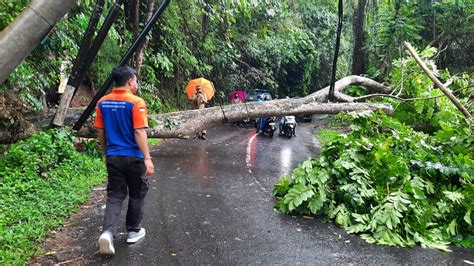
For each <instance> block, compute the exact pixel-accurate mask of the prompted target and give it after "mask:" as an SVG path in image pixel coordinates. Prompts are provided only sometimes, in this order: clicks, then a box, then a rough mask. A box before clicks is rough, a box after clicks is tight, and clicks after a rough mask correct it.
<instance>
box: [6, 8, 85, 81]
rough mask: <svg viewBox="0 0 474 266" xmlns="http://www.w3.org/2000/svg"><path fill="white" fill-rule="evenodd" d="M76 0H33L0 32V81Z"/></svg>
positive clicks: (33, 47) (31, 49)
mask: <svg viewBox="0 0 474 266" xmlns="http://www.w3.org/2000/svg"><path fill="white" fill-rule="evenodd" d="M75 3H76V0H33V1H32V3H31V5H30V6H29V7H27V8H26V9H25V10H24V11H23V12H22V13H21V14H20V15H19V16H18V17H17V18H16V19H15V20H14V21H13V22H12V23H10V25H8V27H6V28H5V29H4V30H3V31H2V32H1V33H0V58H1V60H0V84H2V83H3V82H4V81H5V80H6V79H7V77H8V76H9V75H10V74H11V73H12V72H13V70H15V68H16V67H17V66H18V65H19V64H20V63H21V61H23V60H24V59H25V58H26V57H27V56H28V54H29V53H30V52H31V51H33V49H35V47H36V46H37V45H38V44H39V43H40V42H41V40H42V39H43V38H44V37H45V36H46V35H47V34H48V33H49V32H50V31H51V29H52V28H53V27H54V25H55V24H56V23H57V22H58V21H59V20H60V19H61V18H62V17H63V16H64V15H65V14H66V13H67V12H68V11H69V10H70V9H71V8H72V7H73V6H74V4H75Z"/></svg>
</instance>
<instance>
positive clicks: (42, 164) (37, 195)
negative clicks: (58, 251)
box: [0, 130, 107, 265]
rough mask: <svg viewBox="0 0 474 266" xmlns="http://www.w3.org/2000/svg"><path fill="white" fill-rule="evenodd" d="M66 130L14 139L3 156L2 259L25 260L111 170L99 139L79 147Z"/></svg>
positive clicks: (16, 262)
mask: <svg viewBox="0 0 474 266" xmlns="http://www.w3.org/2000/svg"><path fill="white" fill-rule="evenodd" d="M73 137H74V136H73V135H72V134H71V133H69V132H67V131H65V130H51V131H48V132H42V133H39V134H36V135H34V136H32V137H30V138H29V139H27V140H24V141H20V142H18V143H16V144H14V145H11V146H10V147H9V148H8V149H7V150H6V151H5V152H4V153H3V155H2V156H1V160H0V180H1V182H0V247H1V248H0V264H2V265H12V264H13V265H22V264H25V263H27V262H28V259H29V258H30V256H32V255H35V254H39V253H41V250H40V248H39V245H38V244H39V243H40V242H41V241H42V240H43V239H44V238H45V237H46V236H47V235H49V234H50V231H51V229H53V228H57V227H58V226H61V225H62V224H63V223H64V221H65V219H66V218H67V217H69V216H70V215H71V213H72V212H74V211H77V210H78V206H79V205H80V204H81V203H84V202H85V201H87V199H88V197H89V194H90V191H91V188H92V187H93V186H94V185H97V184H100V183H103V182H104V181H105V178H106V176H107V174H106V171H105V166H104V164H103V161H102V159H101V158H100V152H98V149H97V145H96V143H95V142H88V143H86V144H84V145H83V147H84V149H85V151H84V152H82V153H81V152H78V151H76V149H75V147H74V145H73V141H72V139H73Z"/></svg>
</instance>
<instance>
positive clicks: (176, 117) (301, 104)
mask: <svg viewBox="0 0 474 266" xmlns="http://www.w3.org/2000/svg"><path fill="white" fill-rule="evenodd" d="M351 85H357V86H363V87H366V88H367V89H368V90H369V92H370V93H389V92H390V91H391V89H390V87H387V86H385V85H383V84H380V83H378V82H376V81H374V80H371V79H368V78H364V77H360V76H349V77H345V78H343V79H341V80H339V81H337V82H336V84H335V92H336V94H335V96H336V99H338V100H339V101H342V102H344V103H326V102H327V95H328V91H329V87H326V88H324V89H322V90H319V91H317V92H315V93H313V94H310V95H308V96H306V97H304V98H300V99H280V100H273V101H265V102H259V103H257V102H250V103H241V104H233V105H226V106H222V108H221V107H211V108H206V109H201V110H188V111H181V112H172V113H165V114H157V115H149V119H150V125H151V126H150V128H149V129H148V135H149V137H150V138H189V137H190V136H192V135H194V134H195V133H196V132H199V131H201V130H203V129H205V128H209V127H212V126H215V125H218V124H222V123H226V122H233V121H240V120H243V119H246V118H249V117H250V118H256V117H261V116H281V115H301V114H338V113H341V112H350V111H356V110H383V111H384V112H386V113H387V114H392V112H393V108H392V106H391V105H389V104H376V103H351V101H352V100H351V99H353V98H352V97H350V96H348V95H345V94H343V93H342V91H343V90H344V89H345V88H347V87H349V86H351ZM80 112H82V109H72V110H70V111H69V112H68V114H67V117H66V123H65V124H66V125H68V124H69V125H70V123H71V122H73V121H75V120H76V119H77V117H78V115H80ZM48 119H50V116H49V114H40V115H37V116H34V115H33V116H29V118H28V119H27V120H29V121H31V122H32V124H33V122H34V126H35V127H36V128H40V127H41V126H42V125H46V124H47V123H48V122H49V120H48ZM68 120H69V123H68ZM8 130H9V129H8V128H2V129H0V142H3V143H5V142H11V141H12V140H11V134H10V133H8V132H9V131H8ZM33 131H34V130H28V132H22V133H21V134H18V136H17V138H20V139H21V138H25V137H27V136H28V135H30V134H31V133H32V132H33ZM79 135H80V136H87V137H92V136H94V135H95V130H94V129H93V127H92V119H89V123H88V124H87V125H85V126H84V127H83V129H81V131H80V132H79Z"/></svg>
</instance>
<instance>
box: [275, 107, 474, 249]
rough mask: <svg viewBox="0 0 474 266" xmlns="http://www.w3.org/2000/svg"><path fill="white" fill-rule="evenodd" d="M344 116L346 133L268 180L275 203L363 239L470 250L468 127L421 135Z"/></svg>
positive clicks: (375, 118)
mask: <svg viewBox="0 0 474 266" xmlns="http://www.w3.org/2000/svg"><path fill="white" fill-rule="evenodd" d="M349 118H350V120H351V129H352V131H351V132H350V133H348V134H340V135H338V136H336V137H335V136H334V135H333V134H326V135H329V136H330V139H329V140H328V141H327V143H326V145H325V146H324V149H323V151H322V153H321V156H320V157H319V158H317V159H310V160H307V161H305V162H304V163H303V164H301V165H299V166H298V167H297V168H296V169H295V170H294V171H293V173H292V175H291V177H290V178H286V177H283V178H282V179H281V180H280V182H279V183H278V184H276V185H275V188H274V191H273V194H274V196H277V197H279V200H278V201H277V203H276V208H277V209H278V210H280V211H281V212H284V213H303V214H324V215H325V216H327V217H328V218H329V219H331V220H334V221H335V222H336V223H337V224H338V225H341V226H343V227H344V228H345V229H346V230H347V231H348V232H349V233H358V234H361V237H362V238H363V239H365V240H366V241H368V242H370V243H377V244H386V245H394V246H413V245H415V244H420V245H422V246H429V247H435V248H438V249H441V250H447V244H449V243H456V244H457V245H460V246H464V247H474V237H473V235H474V226H473V224H472V220H473V214H472V209H473V206H474V186H473V184H472V182H473V177H474V158H472V155H473V154H474V149H473V143H474V136H473V134H472V130H471V128H470V125H469V124H468V123H467V122H464V123H462V122H459V121H458V124H456V125H451V124H449V123H442V124H441V125H442V129H441V130H439V131H437V132H436V133H435V134H434V135H427V134H425V133H420V132H416V131H414V130H413V129H411V128H410V127H408V126H406V125H403V124H402V123H400V122H399V121H398V120H396V119H395V118H391V117H387V116H386V115H385V114H383V113H377V114H371V113H370V112H360V113H351V114H349ZM443 125H444V126H443Z"/></svg>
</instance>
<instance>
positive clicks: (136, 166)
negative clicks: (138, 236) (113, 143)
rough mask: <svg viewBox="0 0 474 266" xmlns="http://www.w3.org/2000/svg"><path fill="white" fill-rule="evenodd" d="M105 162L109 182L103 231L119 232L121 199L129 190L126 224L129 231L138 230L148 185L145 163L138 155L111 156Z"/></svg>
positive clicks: (125, 196)
mask: <svg viewBox="0 0 474 266" xmlns="http://www.w3.org/2000/svg"><path fill="white" fill-rule="evenodd" d="M106 165H107V172H108V175H109V176H108V181H109V182H108V184H107V204H106V207H105V216H104V224H103V226H102V231H103V232H105V231H109V232H111V233H112V234H113V235H115V234H116V232H117V227H118V219H119V217H120V211H121V210H122V202H123V200H124V199H125V198H127V194H128V196H129V201H128V211H127V219H126V222H125V225H126V228H127V230H128V231H136V230H138V229H140V222H141V221H142V217H143V204H144V199H145V195H146V193H147V191H148V188H149V183H148V178H146V177H145V171H146V167H145V163H144V161H143V159H141V158H137V157H125V156H110V157H107V160H106ZM127 192H128V193H127Z"/></svg>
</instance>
